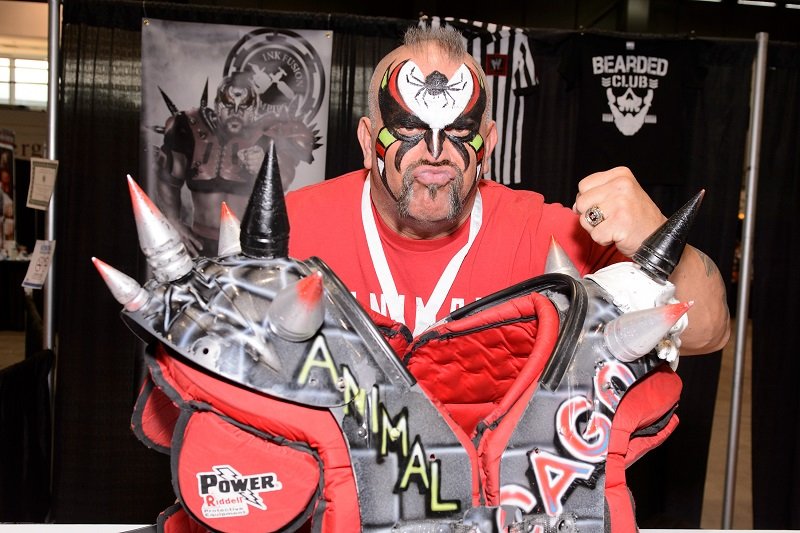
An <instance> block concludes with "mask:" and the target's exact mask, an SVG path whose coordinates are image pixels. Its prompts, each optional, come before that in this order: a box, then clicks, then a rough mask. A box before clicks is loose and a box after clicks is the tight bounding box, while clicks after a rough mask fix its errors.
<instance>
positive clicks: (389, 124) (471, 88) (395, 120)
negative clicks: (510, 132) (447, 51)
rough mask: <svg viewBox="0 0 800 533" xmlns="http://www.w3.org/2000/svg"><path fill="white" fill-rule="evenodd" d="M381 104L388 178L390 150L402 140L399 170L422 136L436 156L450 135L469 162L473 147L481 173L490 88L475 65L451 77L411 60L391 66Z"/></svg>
mask: <svg viewBox="0 0 800 533" xmlns="http://www.w3.org/2000/svg"><path fill="white" fill-rule="evenodd" d="M378 104H379V107H380V111H381V118H382V119H383V123H384V128H383V129H382V130H381V131H380V132H379V135H378V139H377V142H376V152H377V155H378V169H379V171H380V174H381V177H382V178H383V181H384V184H386V176H385V162H384V156H385V153H386V150H387V149H388V148H389V146H390V145H392V144H394V143H395V142H397V141H399V142H400V143H401V145H400V147H399V149H398V150H397V153H396V154H395V160H394V166H395V169H396V170H397V171H398V172H399V171H400V166H401V163H402V160H403V157H404V156H405V154H406V153H407V152H408V151H409V150H411V149H412V148H413V147H414V146H416V145H417V144H419V143H420V142H421V141H425V144H426V146H427V149H428V152H429V153H430V154H431V156H433V159H434V160H436V159H438V158H439V156H440V155H441V154H442V150H443V149H444V143H445V141H449V142H451V143H452V145H453V146H454V147H455V148H456V151H457V152H458V153H459V154H460V155H461V158H462V160H463V162H464V170H466V168H467V167H468V166H469V162H470V157H469V152H468V151H467V147H470V148H471V149H472V150H473V151H474V152H475V154H476V166H477V174H476V175H479V174H480V167H481V164H482V162H483V138H482V137H481V136H480V134H479V133H478V131H479V129H480V126H481V121H482V119H483V113H484V110H485V108H486V89H485V88H484V87H483V84H482V81H481V79H480V78H479V76H478V75H477V73H476V72H475V71H473V70H472V69H470V68H469V67H467V65H465V64H462V65H461V66H460V67H459V68H458V69H457V70H456V72H455V73H454V74H453V76H452V77H451V78H447V77H446V76H445V75H444V74H442V73H441V72H439V71H438V70H434V71H433V72H431V73H429V74H427V75H425V74H423V73H422V71H421V69H420V68H419V67H418V66H417V65H416V64H415V63H414V62H413V61H411V60H409V59H406V60H404V61H402V62H401V63H399V64H398V65H396V66H394V67H392V66H390V67H389V68H388V69H387V70H386V72H385V73H384V76H383V79H382V80H381V84H380V88H379V95H378Z"/></svg>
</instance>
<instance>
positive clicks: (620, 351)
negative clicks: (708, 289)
mask: <svg viewBox="0 0 800 533" xmlns="http://www.w3.org/2000/svg"><path fill="white" fill-rule="evenodd" d="M691 306H692V302H688V303H676V304H669V305H663V306H661V307H653V308H650V309H641V310H639V311H631V312H630V313H625V314H624V315H621V316H618V317H617V318H615V319H614V320H612V321H611V322H609V323H608V324H606V326H605V329H604V333H603V334H604V337H605V344H606V348H608V351H609V352H611V354H612V355H613V356H614V357H616V358H617V359H619V360H620V361H622V362H625V363H629V362H631V361H635V360H636V359H638V358H640V357H642V356H644V355H646V354H648V353H650V351H651V350H653V348H655V347H656V346H657V345H658V344H659V342H661V340H662V339H663V338H664V337H666V336H667V334H668V333H669V330H670V329H671V328H672V326H674V325H675V323H676V322H678V320H680V318H681V317H682V316H683V315H684V314H685V313H686V311H688V310H689V308H690V307H691Z"/></svg>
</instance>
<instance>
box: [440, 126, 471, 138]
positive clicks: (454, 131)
mask: <svg viewBox="0 0 800 533" xmlns="http://www.w3.org/2000/svg"><path fill="white" fill-rule="evenodd" d="M444 131H445V133H447V134H448V135H452V136H453V137H466V136H467V135H469V134H470V133H472V132H471V131H470V130H467V129H458V128H446V129H445V130H444Z"/></svg>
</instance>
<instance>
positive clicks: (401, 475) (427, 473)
mask: <svg viewBox="0 0 800 533" xmlns="http://www.w3.org/2000/svg"><path fill="white" fill-rule="evenodd" d="M319 338H322V336H321V335H320V336H318V339H319ZM314 346H317V348H314ZM322 346H325V341H324V340H322V341H319V340H316V339H315V341H314V343H313V345H312V348H311V349H310V350H309V354H308V356H307V357H306V363H305V364H304V365H303V370H302V371H301V375H303V374H304V377H305V379H307V378H308V372H307V371H306V369H307V368H308V369H310V368H312V367H319V368H325V369H327V370H328V371H329V372H330V377H331V379H334V380H341V381H340V383H341V386H342V388H343V392H344V401H345V404H344V407H343V412H344V415H345V416H350V417H353V418H354V419H355V420H356V422H357V423H358V424H359V425H361V426H362V427H364V428H367V431H369V432H370V433H371V435H372V437H373V439H371V443H372V444H371V447H372V448H373V449H375V451H376V453H377V457H376V459H378V460H380V458H383V457H386V456H387V455H388V454H389V453H395V454H397V457H398V465H399V466H398V472H397V484H396V486H395V490H396V491H406V490H408V488H409V487H410V486H411V484H412V483H415V484H416V485H417V486H418V487H419V490H420V491H422V492H424V493H425V494H426V501H427V506H428V511H430V512H431V513H451V512H454V511H458V510H460V506H461V504H460V502H457V501H447V500H442V498H441V486H442V485H441V483H442V473H441V461H440V460H438V459H435V458H434V457H429V456H428V454H426V453H425V448H424V446H423V444H422V440H421V439H420V437H419V435H415V436H414V443H413V444H411V445H410V442H411V440H410V431H409V430H410V428H409V423H408V410H407V409H406V408H405V407H404V408H403V409H401V411H400V412H399V413H397V414H396V415H395V416H392V414H391V413H390V412H389V410H388V409H387V408H386V405H385V404H384V403H383V402H382V401H381V399H380V388H379V387H378V385H375V386H373V387H372V389H371V390H370V391H369V393H367V391H365V390H364V389H363V388H361V386H360V385H359V384H358V381H357V380H356V378H355V376H354V375H353V373H352V372H351V371H350V369H349V368H348V367H347V366H346V365H342V366H341V368H340V369H339V370H338V371H337V370H336V368H335V366H334V365H333V363H332V362H331V363H330V364H329V363H328V361H329V360H330V353H328V352H327V347H326V346H325V348H322ZM321 354H324V355H322V356H321V357H320V355H321ZM339 376H341V378H340V377H339Z"/></svg>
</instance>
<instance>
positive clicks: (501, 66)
mask: <svg viewBox="0 0 800 533" xmlns="http://www.w3.org/2000/svg"><path fill="white" fill-rule="evenodd" d="M483 70H484V71H485V72H486V75H487V76H507V75H508V54H486V64H485V65H484V66H483Z"/></svg>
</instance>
